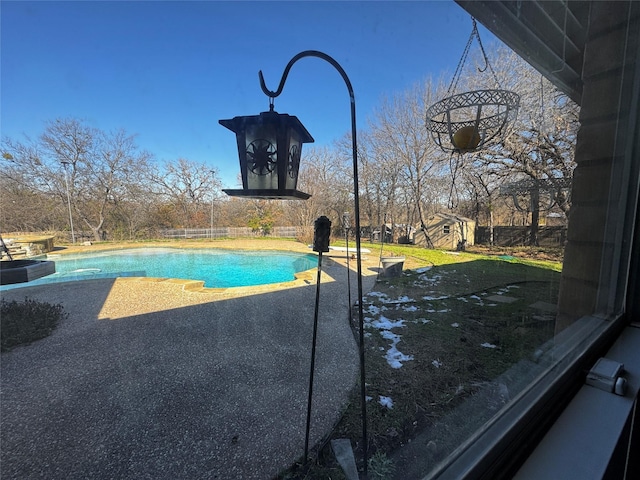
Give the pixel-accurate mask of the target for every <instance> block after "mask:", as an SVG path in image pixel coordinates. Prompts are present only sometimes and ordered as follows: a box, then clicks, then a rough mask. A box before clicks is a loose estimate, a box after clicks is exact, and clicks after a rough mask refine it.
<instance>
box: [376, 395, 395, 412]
mask: <svg viewBox="0 0 640 480" xmlns="http://www.w3.org/2000/svg"><path fill="white" fill-rule="evenodd" d="M378 402H379V403H380V405H382V406H383V407H387V408H388V409H392V408H393V400H392V399H391V397H385V396H384V395H380V399H379V400H378Z"/></svg>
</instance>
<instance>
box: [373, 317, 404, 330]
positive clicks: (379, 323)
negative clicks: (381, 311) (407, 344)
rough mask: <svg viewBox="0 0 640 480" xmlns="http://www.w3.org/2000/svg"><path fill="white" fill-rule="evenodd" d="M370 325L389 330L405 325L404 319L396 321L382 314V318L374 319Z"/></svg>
mask: <svg viewBox="0 0 640 480" xmlns="http://www.w3.org/2000/svg"><path fill="white" fill-rule="evenodd" d="M370 325H371V326H372V327H374V328H377V329H378V330H382V331H387V330H391V329H392V328H400V327H404V326H405V325H404V320H402V319H399V320H396V321H395V322H394V321H393V320H391V319H390V318H387V317H385V316H384V315H380V318H379V319H378V320H374V321H373V322H371V324H370Z"/></svg>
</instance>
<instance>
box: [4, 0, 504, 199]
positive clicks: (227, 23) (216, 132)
mask: <svg viewBox="0 0 640 480" xmlns="http://www.w3.org/2000/svg"><path fill="white" fill-rule="evenodd" d="M0 8H1V10H0V14H1V41H2V43H1V84H0V88H1V90H0V94H1V98H0V100H1V104H0V120H1V124H0V128H1V130H2V135H3V137H4V136H8V137H11V138H14V139H21V138H23V135H29V136H31V137H35V136H37V135H38V134H40V133H41V132H42V131H43V129H44V125H45V122H47V121H49V120H54V119H56V118H64V117H75V118H79V119H82V120H84V121H86V122H87V123H88V124H89V125H91V126H94V127H97V128H100V129H103V130H111V129H117V128H124V129H125V130H126V131H127V132H128V133H130V134H136V135H137V143H138V145H139V146H140V147H141V148H143V149H146V150H148V151H150V152H152V153H153V154H154V156H155V158H156V159H157V160H158V161H165V160H169V161H170V160H176V159H178V158H180V157H182V158H187V159H189V160H194V161H197V162H203V163H206V164H208V165H210V166H212V167H215V168H217V169H218V170H219V172H220V177H221V179H222V180H223V183H224V184H225V186H227V187H235V186H236V176H237V174H238V171H239V167H238V164H237V154H236V152H235V139H234V136H233V133H231V132H230V131H228V130H227V129H225V128H224V127H222V126H220V125H219V124H218V120H219V119H223V118H232V117H234V116H236V115H256V114H258V113H259V112H261V111H265V110H268V98H267V97H266V96H265V95H264V94H263V93H262V90H261V89H260V84H259V81H258V71H259V70H262V71H263V73H264V76H265V81H266V84H267V87H268V88H270V89H271V90H275V89H276V88H277V86H278V83H279V82H280V77H281V75H282V72H283V69H284V67H285V66H286V64H287V62H288V61H289V60H290V59H291V58H292V57H293V56H294V55H296V54H297V53H299V52H300V51H303V50H320V51H322V52H324V53H326V54H328V55H330V56H332V57H333V58H334V59H335V60H337V61H338V62H339V63H340V65H342V67H343V68H344V70H345V71H346V73H347V75H348V76H349V78H350V80H351V83H352V85H353V88H354V91H355V96H356V109H357V121H358V129H359V130H360V129H364V128H366V121H367V118H368V117H369V116H370V115H371V113H372V111H373V109H374V108H375V106H376V105H377V104H378V103H379V101H380V99H381V98H382V97H383V96H384V95H392V94H393V93H394V92H400V91H402V90H404V89H406V88H408V87H410V86H411V85H413V84H414V83H416V82H419V81H421V80H423V79H425V78H427V77H429V76H433V77H434V78H437V77H439V76H440V75H441V74H443V73H444V74H445V75H446V77H445V78H446V79H447V81H448V79H449V78H451V76H452V75H453V72H454V70H455V68H456V65H457V63H458V61H459V59H460V56H461V54H462V51H463V49H464V47H465V45H466V42H467V39H468V38H469V34H470V33H471V18H470V16H469V15H468V14H467V13H466V12H465V11H464V10H462V9H461V8H460V7H459V6H458V5H457V4H455V3H454V2H453V1H452V0H450V1H449V0H443V1H412V2H404V1H366V2H355V1H354V2H351V1H338V2H331V1H288V2H275V1H259V2H255V1H235V2H221V1H199V2H169V1H146V2H142V1H141V2H126V1H111V2H97V1H86V2H58V1H49V2H12V1H2V3H1V4H0ZM479 29H480V35H481V38H482V40H483V43H485V45H487V44H490V43H492V42H495V41H496V40H495V37H493V36H492V35H491V34H490V33H489V32H488V31H487V30H486V29H484V28H483V27H482V26H480V25H479ZM475 47H476V48H477V44H475ZM275 109H276V111H278V112H280V113H288V114H290V115H296V116H297V117H298V118H299V119H300V121H302V123H303V124H304V125H305V126H306V127H307V129H308V130H309V132H310V133H311V134H312V135H313V137H314V138H315V141H316V142H315V145H318V146H322V145H330V144H331V143H332V142H333V141H334V140H335V139H337V138H339V137H341V136H342V135H343V134H344V133H346V132H348V131H349V130H350V125H351V124H350V117H349V97H348V94H347V90H346V87H345V85H344V82H343V80H342V79H341V77H340V75H339V74H338V72H337V71H335V70H334V68H333V67H332V66H331V65H330V64H328V63H326V62H324V61H322V60H320V59H318V58H304V59H302V60H300V61H299V62H298V63H296V64H295V65H294V66H293V68H292V70H291V72H290V74H289V77H288V79H287V83H286V85H285V87H284V91H283V93H282V95H280V96H279V97H278V98H276V99H275Z"/></svg>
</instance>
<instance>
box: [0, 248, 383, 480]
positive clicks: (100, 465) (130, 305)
mask: <svg viewBox="0 0 640 480" xmlns="http://www.w3.org/2000/svg"><path fill="white" fill-rule="evenodd" d="M375 262H377V259H375ZM324 263H325V265H323V267H324V268H323V270H324V272H325V273H326V277H325V278H324V281H323V283H322V285H321V299H320V317H319V330H318V345H317V356H316V372H315V385H314V403H313V416H312V428H311V444H315V443H316V442H318V441H319V440H321V439H322V438H323V437H324V436H325V435H326V434H327V433H328V432H329V431H330V429H331V428H332V427H333V425H334V424H335V422H336V421H337V420H338V418H339V415H340V412H341V410H342V408H343V406H344V405H345V402H346V400H347V398H348V394H349V392H350V391H351V389H352V388H353V387H354V386H355V384H356V381H357V376H358V353H357V345H356V343H355V341H354V337H353V334H352V332H351V329H350V327H349V324H348V307H347V303H348V301H347V298H348V297H347V288H346V281H347V275H346V268H345V266H344V259H337V258H336V259H335V260H330V259H328V258H327V259H326V260H325V262H324ZM354 263H355V262H352V267H353V266H354V265H353V264H354ZM364 270H365V272H364V273H365V277H364V290H365V292H366V291H368V290H369V289H370V288H371V287H372V285H373V282H374V280H375V274H376V269H375V265H374V264H373V262H372V264H371V265H369V268H367V267H366V266H365V268H364ZM351 286H352V295H351V296H352V299H353V300H355V299H356V290H355V287H356V275H355V272H352V273H351ZM184 287H185V283H184V282H177V281H152V280H149V279H117V280H90V281H85V282H73V283H65V284H55V285H46V286H40V287H26V288H20V289H16V290H11V291H6V292H2V297H3V298H5V299H6V300H12V299H16V300H22V299H24V297H25V296H28V297H30V298H32V299H36V300H40V301H46V302H51V303H61V304H62V305H64V309H65V311H66V312H67V313H68V314H69V316H68V318H66V319H65V320H64V321H63V322H62V323H61V325H59V327H58V328H57V329H56V330H55V332H54V333H53V334H52V335H51V336H50V337H48V338H45V339H43V340H40V341H37V342H35V343H34V344H32V345H29V346H24V347H19V348H16V349H15V350H13V351H11V352H8V353H3V354H2V359H1V360H2V371H1V373H2V375H1V377H2V378H1V381H2V391H1V406H2V417H1V422H2V432H1V463H2V478H3V479H18V478H20V479H23V478H48V479H87V478H92V479H103V478H104V479H106V478H118V479H133V478H135V479H142V478H150V479H151V478H153V479H196V478H210V479H214V478H218V479H232V478H233V479H269V478H273V477H274V476H276V475H277V474H278V472H280V471H281V470H282V469H285V468H287V467H288V466H290V465H291V464H292V463H293V462H295V461H296V460H298V459H299V458H300V457H301V456H302V455H303V453H304V435H305V422H306V408H307V394H308V392H307V389H308V379H309V365H310V350H311V339H312V325H313V310H314V300H315V291H316V287H315V278H314V277H313V281H311V279H310V277H307V278H304V276H303V277H302V278H301V279H300V280H298V281H296V282H294V283H293V284H291V285H289V286H287V285H278V286H276V287H275V288H271V289H270V288H261V289H257V290H256V291H255V293H251V290H250V289H246V290H244V291H238V292H236V294H233V292H231V291H226V292H214V291H198V289H195V290H194V289H190V288H184Z"/></svg>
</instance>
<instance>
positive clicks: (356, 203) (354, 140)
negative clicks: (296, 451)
mask: <svg viewBox="0 0 640 480" xmlns="http://www.w3.org/2000/svg"><path fill="white" fill-rule="evenodd" d="M304 57H317V58H321V59H322V60H324V61H326V62H328V63H330V64H331V65H332V66H333V67H334V68H335V69H336V70H337V71H338V73H339V74H340V76H341V77H342V79H343V80H344V83H345V85H346V86H347V90H348V91H349V100H350V102H351V149H352V157H353V197H354V210H355V212H354V217H355V229H356V231H355V236H356V265H357V269H358V328H359V330H360V331H359V342H360V403H361V408H362V452H363V457H364V462H363V471H364V477H365V478H366V477H367V457H368V452H367V449H368V447H367V399H366V386H365V378H366V377H365V361H364V312H363V309H362V297H363V295H362V254H361V251H362V248H361V242H360V236H361V235H360V234H361V232H360V194H359V191H358V142H357V138H356V99H355V95H354V93H353V87H352V86H351V81H350V80H349V77H348V76H347V73H346V72H345V71H344V69H343V68H342V67H341V66H340V64H339V63H338V62H336V61H335V60H334V59H333V58H332V57H330V56H329V55H327V54H326V53H322V52H319V51H317V50H305V51H304V52H300V53H298V54H297V55H296V56H295V57H293V58H292V59H291V60H289V63H288V64H287V66H286V67H285V69H284V72H283V73H282V78H281V79H280V84H279V85H278V89H277V90H276V91H275V92H273V91H271V90H269V89H268V88H267V86H266V85H265V83H264V77H263V75H262V71H260V72H258V76H259V78H260V87H261V88H262V91H263V92H264V93H265V95H267V96H268V97H269V98H270V99H273V98H275V97H277V96H278V95H280V94H281V93H282V89H283V88H284V83H285V82H286V80H287V76H288V75H289V70H291V67H292V66H293V64H294V63H296V62H297V61H298V60H300V59H301V58H304Z"/></svg>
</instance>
